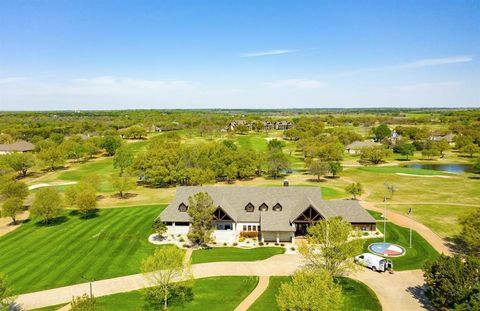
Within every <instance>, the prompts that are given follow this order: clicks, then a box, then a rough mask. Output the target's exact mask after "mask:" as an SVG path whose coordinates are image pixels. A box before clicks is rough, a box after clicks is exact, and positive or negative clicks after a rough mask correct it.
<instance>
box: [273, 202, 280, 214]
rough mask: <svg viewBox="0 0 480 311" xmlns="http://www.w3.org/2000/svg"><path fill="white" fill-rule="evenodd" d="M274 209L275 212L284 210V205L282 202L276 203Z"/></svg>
mask: <svg viewBox="0 0 480 311" xmlns="http://www.w3.org/2000/svg"><path fill="white" fill-rule="evenodd" d="M273 210H274V211H275V212H281V211H282V206H281V205H280V203H277V204H275V206H274V207H273Z"/></svg>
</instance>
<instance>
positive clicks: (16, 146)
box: [0, 140, 35, 152]
mask: <svg viewBox="0 0 480 311" xmlns="http://www.w3.org/2000/svg"><path fill="white" fill-rule="evenodd" d="M33 149H35V146H34V145H33V144H31V143H29V142H28V141H24V140H19V141H16V142H14V143H13V144H0V151H8V152H14V151H19V152H25V151H32V150H33Z"/></svg>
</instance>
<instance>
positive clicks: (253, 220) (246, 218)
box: [160, 187, 376, 243]
mask: <svg viewBox="0 0 480 311" xmlns="http://www.w3.org/2000/svg"><path fill="white" fill-rule="evenodd" d="M199 192H207V193H208V194H209V195H210V196H211V197H212V199H213V202H214V204H215V206H216V207H217V209H216V211H215V212H214V215H215V223H214V227H215V230H214V232H213V234H212V236H213V237H214V239H215V240H216V242H217V243H234V242H236V241H237V240H238V238H239V236H240V235H241V234H242V232H256V233H257V234H258V237H259V240H260V241H264V242H268V241H270V242H282V241H287V242H293V241H294V238H295V236H303V235H305V234H306V230H307V228H308V226H310V225H312V224H315V223H316V222H318V221H320V220H322V219H324V218H329V217H336V216H340V217H342V218H343V219H345V220H346V221H348V222H350V223H351V224H352V225H353V226H354V227H356V228H357V229H359V230H362V231H375V230H376V221H375V219H374V218H373V217H372V216H370V214H369V213H368V212H367V211H366V210H365V209H363V207H362V206H361V205H360V204H359V203H358V201H354V200H329V201H324V200H322V198H321V191H320V188H318V187H178V188H177V190H176V196H175V199H174V200H173V202H172V203H170V204H169V205H168V206H167V208H165V209H164V210H163V211H162V213H161V214H160V218H161V220H162V221H163V222H164V223H165V224H166V225H167V232H168V234H186V233H188V230H189V227H190V224H191V223H190V216H189V215H188V212H187V211H188V204H189V202H188V201H189V200H188V199H189V197H191V196H193V195H195V194H196V193H199Z"/></svg>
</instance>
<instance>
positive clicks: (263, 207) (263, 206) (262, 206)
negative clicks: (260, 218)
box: [258, 203, 268, 212]
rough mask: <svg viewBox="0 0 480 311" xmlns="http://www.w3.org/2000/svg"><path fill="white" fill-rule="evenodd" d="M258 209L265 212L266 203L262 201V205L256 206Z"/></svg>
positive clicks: (266, 209) (266, 208)
mask: <svg viewBox="0 0 480 311" xmlns="http://www.w3.org/2000/svg"><path fill="white" fill-rule="evenodd" d="M258 210H259V211H260V212H266V211H268V205H267V204H265V203H262V205H260V207H259V208H258Z"/></svg>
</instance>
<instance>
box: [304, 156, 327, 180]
mask: <svg viewBox="0 0 480 311" xmlns="http://www.w3.org/2000/svg"><path fill="white" fill-rule="evenodd" d="M308 170H309V172H310V174H312V175H315V176H317V181H320V177H321V176H323V175H325V174H326V173H327V172H328V170H329V166H328V163H327V162H324V161H321V160H313V161H312V163H310V165H309V167H308Z"/></svg>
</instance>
